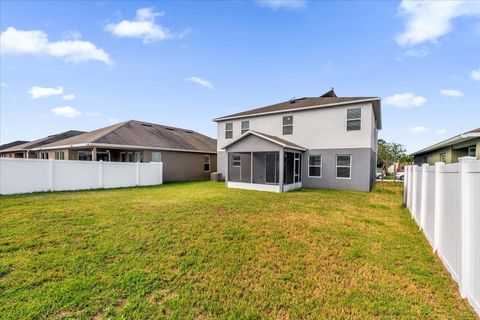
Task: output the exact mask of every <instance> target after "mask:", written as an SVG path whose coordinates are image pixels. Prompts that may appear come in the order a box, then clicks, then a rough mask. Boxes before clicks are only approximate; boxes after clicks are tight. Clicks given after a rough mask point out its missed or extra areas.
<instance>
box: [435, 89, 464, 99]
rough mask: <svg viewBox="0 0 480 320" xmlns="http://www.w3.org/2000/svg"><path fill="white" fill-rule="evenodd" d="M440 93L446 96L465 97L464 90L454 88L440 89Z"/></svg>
mask: <svg viewBox="0 0 480 320" xmlns="http://www.w3.org/2000/svg"><path fill="white" fill-rule="evenodd" d="M440 93H441V94H442V95H443V96H446V97H454V98H457V97H463V92H461V91H458V90H453V89H442V90H440Z"/></svg>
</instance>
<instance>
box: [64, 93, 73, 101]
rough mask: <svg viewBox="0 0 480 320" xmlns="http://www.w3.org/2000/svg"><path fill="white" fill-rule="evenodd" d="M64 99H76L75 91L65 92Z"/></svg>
mask: <svg viewBox="0 0 480 320" xmlns="http://www.w3.org/2000/svg"><path fill="white" fill-rule="evenodd" d="M62 98H63V100H75V95H74V94H73V93H71V94H65V95H63V96H62Z"/></svg>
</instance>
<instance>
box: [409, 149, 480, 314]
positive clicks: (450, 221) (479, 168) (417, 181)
mask: <svg viewBox="0 0 480 320" xmlns="http://www.w3.org/2000/svg"><path fill="white" fill-rule="evenodd" d="M419 169H420V168H418V167H417V166H408V167H406V168H405V171H406V183H405V188H406V190H404V197H405V199H404V202H405V204H406V205H407V207H408V208H409V209H410V211H411V212H412V217H413V218H414V219H415V221H416V222H417V223H418V224H419V225H420V226H421V228H422V229H423V231H424V233H425V236H426V237H427V239H428V240H429V242H430V244H432V245H433V248H434V250H435V251H437V253H438V255H439V256H440V258H441V260H442V262H443V263H444V264H445V266H446V268H447V269H448V271H449V272H450V273H451V275H452V278H453V279H454V280H455V281H457V282H458V284H459V287H460V293H461V295H462V297H464V298H467V299H468V301H469V303H470V304H471V305H472V306H473V308H474V309H475V311H476V312H477V313H478V314H479V315H480V160H475V158H472V157H463V158H460V163H454V164H448V165H445V164H444V163H443V162H438V163H435V166H428V165H424V166H422V168H421V172H419V171H418V170H419ZM419 208H420V209H419Z"/></svg>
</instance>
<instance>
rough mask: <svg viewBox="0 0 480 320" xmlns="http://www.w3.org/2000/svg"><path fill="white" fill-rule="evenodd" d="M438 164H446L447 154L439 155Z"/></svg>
mask: <svg viewBox="0 0 480 320" xmlns="http://www.w3.org/2000/svg"><path fill="white" fill-rule="evenodd" d="M440 162H447V153H445V152H442V153H440Z"/></svg>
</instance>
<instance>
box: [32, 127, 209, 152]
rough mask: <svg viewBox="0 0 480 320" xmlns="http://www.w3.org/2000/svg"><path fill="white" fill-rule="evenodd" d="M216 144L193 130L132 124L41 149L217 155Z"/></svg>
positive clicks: (48, 145) (97, 131) (76, 137)
mask: <svg viewBox="0 0 480 320" xmlns="http://www.w3.org/2000/svg"><path fill="white" fill-rule="evenodd" d="M216 143H217V142H216V140H215V139H212V138H210V137H207V136H205V135H203V134H200V133H198V132H195V131H193V130H188V129H181V128H175V127H170V126H164V125H159V124H154V123H148V122H142V121H136V120H129V121H125V122H121V123H118V124H114V125H112V126H108V127H105V128H101V129H97V130H94V131H90V132H86V133H84V134H81V135H78V136H75V137H72V138H69V139H64V140H61V141H56V142H54V143H50V144H47V145H43V146H41V147H40V148H39V150H42V149H58V148H71V147H82V146H92V147H95V146H96V147H105V148H108V147H112V148H113V147H132V148H136V149H158V150H160V149H163V150H178V151H194V152H208V153H216Z"/></svg>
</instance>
